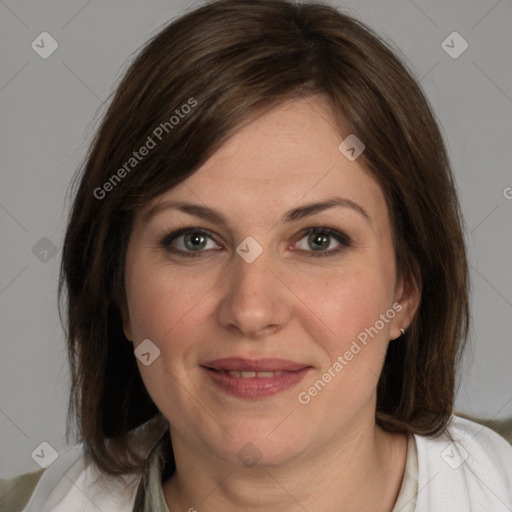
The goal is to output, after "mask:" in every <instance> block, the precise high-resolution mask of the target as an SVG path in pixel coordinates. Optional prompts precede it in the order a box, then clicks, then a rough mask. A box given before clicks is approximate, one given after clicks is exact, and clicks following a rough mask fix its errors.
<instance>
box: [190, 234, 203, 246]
mask: <svg viewBox="0 0 512 512" xmlns="http://www.w3.org/2000/svg"><path fill="white" fill-rule="evenodd" d="M203 246H204V236H202V235H199V234H195V235H189V237H187V247H188V248H189V249H198V248H199V249H201V248H202V247H203Z"/></svg>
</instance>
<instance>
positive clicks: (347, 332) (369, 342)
mask: <svg viewBox="0 0 512 512" xmlns="http://www.w3.org/2000/svg"><path fill="white" fill-rule="evenodd" d="M391 270H392V267H391V269H390V268H389V265H387V264H386V262H385V261H384V260H382V261H375V263H374V264H368V261H366V264H361V265H359V266H352V267H351V268H350V270H348V269H347V271H346V272H340V273H339V274H338V275H337V276H336V278H330V279H328V280H325V281H324V282H323V283H322V286H320V287H318V288H317V291H316V292H315V294H314V295H313V296H311V295H310V301H309V302H307V305H308V306H309V307H310V308H311V310H313V311H314V312H315V313H316V314H317V315H318V317H320V318H321V319H322V321H323V322H324V323H325V324H327V325H328V327H329V329H328V330H325V329H324V331H323V332H324V333H325V335H323V336H322V338H320V339H317V342H318V343H319V344H321V345H322V348H323V349H324V351H325V357H324V358H323V361H322V370H324V371H327V370H328V369H329V368H331V372H332V371H334V370H333V369H332V366H333V364H334V363H335V362H336V361H338V363H339V364H338V365H337V369H338V370H339V369H340V365H341V366H343V369H342V371H338V372H335V373H336V375H337V376H338V375H339V377H338V378H337V379H334V380H335V381H336V382H338V384H339V385H343V386H344V387H348V388H351V389H352V388H353V387H355V386H357V387H359V388H360V387H361V385H363V386H366V387H371V386H373V384H374V383H375V382H376V380H377V378H378V375H380V371H381V368H382V364H383V362H384V358H385V354H386V349H387V345H388V341H389V328H390V321H391V320H392V318H393V317H394V316H395V310H394V309H393V307H392V304H393V289H394V273H393V272H392V271H391ZM303 286H304V288H303V292H302V293H305V292H306V286H307V285H303ZM311 334H312V335H314V333H313V332H311ZM340 357H341V362H340V359H339V358H340ZM341 375H343V377H342V376H341ZM327 378H329V377H327ZM334 387H337V386H336V384H335V385H334V386H333V388H334Z"/></svg>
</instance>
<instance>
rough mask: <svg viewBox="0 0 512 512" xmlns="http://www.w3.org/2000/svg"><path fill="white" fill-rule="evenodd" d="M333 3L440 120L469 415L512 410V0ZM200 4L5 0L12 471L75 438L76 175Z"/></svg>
mask: <svg viewBox="0 0 512 512" xmlns="http://www.w3.org/2000/svg"><path fill="white" fill-rule="evenodd" d="M332 3H333V5H340V6H341V7H342V8H343V9H344V10H346V11H348V12H349V13H350V14H353V15H355V16H356V17H358V18H360V19H361V20H362V21H364V22H366V23H367V24H369V25H370V26H372V27H373V28H374V29H376V30H377V32H379V33H380V34H382V35H383V36H384V37H385V38H386V39H388V40H391V41H393V42H394V43H395V44H396V46H397V47H398V48H400V50H401V52H402V54H403V56H404V58H405V59H406V62H407V63H408V64H409V66H410V67H411V69H412V71H413V73H414V74H415V75H416V77H417V78H418V79H420V80H421V85H422V86H423V88H424V90H425V92H426V93H427V95H428V97H429V99H430V102H431V104H432V106H433V108H434V110H435V112H436V114H437V116H438V119H439V122H440V124H441V127H442V129H443V131H444V133H445V137H446V140H447V144H448V148H449V152H450V157H451V160H452V164H453V168H454V172H455V175H456V179H457V186H458V190H459V194H460V199H461V203H462V207H463V214H464V216H465V220H466V223H467V233H466V235H467V243H468V249H469V257H470V261H471V276H472V286H473V294H472V312H473V321H474V330H473V335H472V350H471V351H470V352H468V354H467V358H466V364H465V368H464V375H463V380H462V385H461V389H460V391H459V394H458V397H457V409H458V410H459V411H463V412H466V413H469V414H473V415H479V416H485V417H488V418H490V417H497V418H502V417H507V416H512V376H511V373H512V372H511V371H510V362H511V359H512V336H511V335H512V323H511V320H510V319H511V317H512V272H511V270H512V268H511V265H512V258H511V255H512V230H511V229H510V228H511V224H512V223H511V219H512V200H511V199H507V197H506V195H508V197H509V198H510V197H512V189H508V188H507V187H512V173H511V161H512V159H511V147H512V137H511V135H512V133H511V132H512V129H511V124H512V123H511V119H512V80H511V78H512V66H511V64H512V62H511V50H510V49H511V48H512V30H511V27H512V3H511V1H510V0H501V1H496V0H472V1H463V0H449V1H448V2H445V1H443V2H441V1H434V0H415V1H412V0H390V1H386V2H381V1H379V0H361V1H356V0H352V1H347V2H341V3H340V4H338V3H337V2H332ZM197 5H199V4H198V3H190V2H186V1H176V0H173V1H172V2H170V1H163V0H160V1H158V0H153V1H146V2H135V1H133V0H130V1H124V2H121V1H112V0H111V1H109V2H105V1H104V2H100V1H99V0H90V1H89V2H87V1H84V0H74V1H69V0H68V1H66V2H64V1H62V0H61V1H58V0H53V1H36V0H25V1H14V0H0V47H1V48H2V53H1V57H0V58H1V62H0V109H1V116H0V130H1V142H0V148H1V158H0V165H1V172H0V230H1V252H0V318H1V329H2V330H1V356H0V365H1V366H0V434H1V436H0V477H7V476H12V475H14V474H17V473H20V472H24V471H31V470H35V469H38V466H37V465H36V463H35V462H34V461H33V460H32V458H31V453H32V452H33V451H34V449H35V448H36V447H37V446H38V445H39V444H40V443H41V442H43V441H46V442H49V443H50V444H51V445H52V446H53V447H55V449H56V450H57V451H59V450H61V449H62V448H63V447H64V446H65V445H64V434H65V412H66V405H67V392H68V386H69V374H68V369H67V361H66V352H65V345H64V336H63V331H62V328H61V326H60V323H59V318H58V314H57V303H56V290H57V278H58V266H59V260H60V248H61V246H62V240H63V236H64V226H65V221H66V214H67V211H68V206H69V196H67V189H68V186H69V183H70V180H71V177H72V175H73V173H74V172H75V169H76V168H77V166H78V164H79V162H80V161H81V159H82V158H83V156H84V154H85V151H86V148H87V144H88V142H89V141H90V140H91V137H92V134H93V129H94V127H95V123H96V119H97V116H98V115H100V114H101V113H102V112H103V111H104V109H105V108H106V103H105V100H106V99H107V97H108V95H109V93H110V92H111V91H112V90H113V88H114V86H115V83H116V81H117V80H118V79H119V77H120V73H121V71H122V70H123V69H125V66H126V63H127V62H128V61H129V59H130V58H131V56H132V54H133V52H135V51H136V50H137V49H138V48H139V47H140V45H141V44H142V43H143V42H144V41H146V40H147V39H148V38H149V37H150V36H152V35H153V34H155V33H156V32H157V31H158V30H159V29H160V28H161V27H162V26H163V25H164V24H165V23H166V22H167V21H168V20H170V19H171V18H174V17H175V16H177V15H179V14H181V13H184V12H185V11H186V10H189V9H192V8H194V7H195V6H197ZM453 31H457V32H459V33H460V34H461V35H462V37H463V38H464V39H465V40H466V41H467V42H468V44H469V47H468V49H467V50H466V51H465V52H464V53H463V54H462V55H460V56H459V57H458V58H456V59H453V58H451V57H450V56H449V55H448V54H447V53H446V52H445V51H444V50H443V48H442V46H441V43H442V41H444V40H445V39H446V38H447V36H448V35H449V34H451V33H452V32H453ZM42 32H49V33H50V34H51V35H52V37H53V38H54V39H55V40H56V41H57V42H58V44H59V47H58V49H57V50H56V51H55V52H54V53H53V54H52V55H51V56H50V57H49V58H47V59H43V58H41V57H40V56H39V55H38V54H37V53H36V52H35V51H34V50H33V49H32V48H31V43H32V41H34V40H35V39H36V37H37V36H39V34H41V33H42ZM450 44H451V43H450ZM457 44H458V43H454V45H455V47H456V48H457ZM507 191H508V192H509V193H508V194H507ZM43 237H46V238H47V239H49V240H50V241H51V243H53V244H54V245H55V248H56V253H55V254H54V255H52V252H51V250H50V251H49V252H47V253H46V254H45V253H44V252H43V249H45V248H50V249H51V246H50V245H49V243H48V241H46V240H44V241H42V242H39V241H40V240H41V239H42V238H43ZM38 242H39V245H36V244H38ZM34 246H36V248H35V249H34V251H33V247H34ZM41 248H42V249H41ZM34 252H35V254H34ZM46 260H47V261H46Z"/></svg>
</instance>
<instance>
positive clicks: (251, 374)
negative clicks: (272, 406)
mask: <svg viewBox="0 0 512 512" xmlns="http://www.w3.org/2000/svg"><path fill="white" fill-rule="evenodd" d="M201 368H202V369H203V371H204V372H205V373H206V374H207V375H208V376H209V377H210V381H211V382H212V383H213V384H214V385H216V388H217V389H220V390H222V391H224V392H227V393H229V394H230V395H234V396H236V397H239V398H252V399H255V398H264V397H270V396H274V395H276V394H278V393H280V392H282V391H285V390H287V389H290V388H291V387H293V386H295V385H296V384H297V383H298V382H299V381H301V380H302V379H303V377H304V376H305V375H306V373H307V372H308V371H309V370H310V369H311V368H312V366H310V365H306V364H302V363H297V362H294V361H289V360H285V359H276V358H272V359H268V358H267V359H244V358H235V357H231V358H224V359H216V360H215V361H208V362H207V363H204V364H202V365H201Z"/></svg>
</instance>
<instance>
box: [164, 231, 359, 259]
mask: <svg viewBox="0 0 512 512" xmlns="http://www.w3.org/2000/svg"><path fill="white" fill-rule="evenodd" d="M187 234H199V235H206V236H207V237H209V238H211V239H212V240H213V241H214V242H215V239H214V238H213V233H212V232H211V231H210V230H208V229H204V228H193V227H188V228H183V229H179V230H177V231H173V232H172V233H167V234H165V235H164V236H163V237H162V238H161V239H160V242H159V245H160V247H162V248H163V249H165V250H166V251H168V252H171V253H173V254H176V255H178V256H183V257H185V258H198V257H201V255H202V253H203V252H205V251H204V250H200V251H197V252H192V251H183V250H182V249H176V248H175V247H173V246H172V245H171V243H172V242H173V241H174V240H175V239H177V238H178V237H180V236H183V235H187ZM317 234H325V235H328V236H330V237H332V238H334V239H335V240H336V241H337V242H339V244H340V245H339V246H338V247H337V248H336V249H331V250H330V251H321V252H316V251H303V250H299V251H300V252H305V253H306V255H307V257H312V258H319V257H320V258H322V257H328V256H335V255H336V254H338V253H340V252H341V251H342V250H344V249H345V248H347V247H350V246H351V245H352V240H351V239H350V237H348V236H347V235H345V234H344V233H342V232H340V231H337V230H335V229H331V228H329V227H327V226H320V227H313V228H309V229H307V230H306V231H305V232H304V233H303V234H302V236H301V237H300V238H299V239H298V240H297V241H300V240H302V239H303V238H304V237H306V236H309V235H317ZM215 243H217V242H215Z"/></svg>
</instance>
